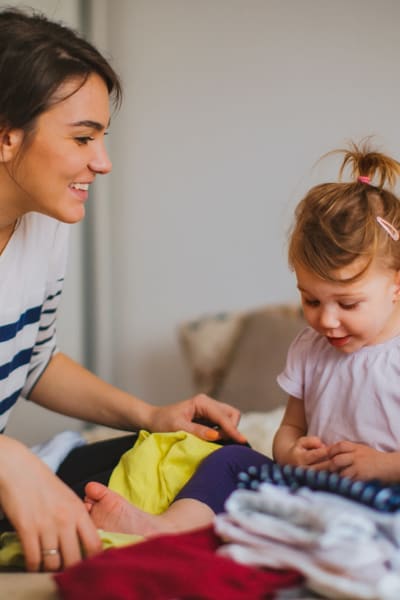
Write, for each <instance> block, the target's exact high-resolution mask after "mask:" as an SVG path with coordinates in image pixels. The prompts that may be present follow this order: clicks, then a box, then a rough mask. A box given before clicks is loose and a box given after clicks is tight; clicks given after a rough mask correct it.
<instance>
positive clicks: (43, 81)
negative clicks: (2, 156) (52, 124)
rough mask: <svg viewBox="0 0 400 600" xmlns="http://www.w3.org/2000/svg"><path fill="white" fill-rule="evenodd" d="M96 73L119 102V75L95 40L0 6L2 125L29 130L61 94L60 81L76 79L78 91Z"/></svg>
mask: <svg viewBox="0 0 400 600" xmlns="http://www.w3.org/2000/svg"><path fill="white" fill-rule="evenodd" d="M93 73H96V74H97V75H99V76H100V77H101V78H102V79H103V81H104V82H105V84H106V86H107V89H108V92H109V94H110V97H111V99H112V100H113V101H114V104H115V105H116V106H117V107H118V106H119V104H120V102H121V97H122V89H121V83H120V80H119V77H118V75H117V74H116V73H115V71H114V70H113V69H112V67H111V66H110V64H109V63H108V62H107V60H106V59H105V58H104V57H103V56H102V55H101V54H100V52H99V51H98V50H97V49H96V48H95V47H94V46H92V44H90V43H89V42H87V41H86V40H85V39H83V38H82V37H81V36H80V35H78V34H77V33H75V32H74V31H73V30H72V29H70V28H68V27H65V26H64V25H63V24H61V23H57V22H54V21H50V20H48V19H47V18H46V17H45V16H44V15H43V14H41V13H37V12H34V11H32V12H28V11H23V10H20V9H5V10H2V11H0V130H3V131H4V130H10V129H13V128H16V129H23V130H24V131H25V133H29V132H30V131H32V129H33V128H34V126H35V121H36V119H37V117H38V116H39V115H40V114H42V113H43V112H45V111H46V110H48V108H49V107H50V106H51V105H52V104H54V102H57V101H60V100H62V99H63V98H59V97H58V98H57V96H56V94H55V92H56V91H57V90H58V88H59V87H60V85H61V84H63V83H65V82H67V81H69V80H71V79H73V80H76V81H77V90H78V89H79V88H80V87H81V86H82V85H84V83H85V82H86V80H87V79H88V77H89V76H90V75H91V74H93ZM77 90H76V91H77Z"/></svg>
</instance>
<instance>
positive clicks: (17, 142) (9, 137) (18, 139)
mask: <svg viewBox="0 0 400 600" xmlns="http://www.w3.org/2000/svg"><path fill="white" fill-rule="evenodd" d="M23 139H24V131H23V130H22V129H3V130H0V163H7V162H10V161H11V160H13V159H14V158H15V156H16V155H17V153H18V151H19V149H20V148H21V144H22V141H23Z"/></svg>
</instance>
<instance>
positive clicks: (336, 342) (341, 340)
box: [326, 335, 351, 348]
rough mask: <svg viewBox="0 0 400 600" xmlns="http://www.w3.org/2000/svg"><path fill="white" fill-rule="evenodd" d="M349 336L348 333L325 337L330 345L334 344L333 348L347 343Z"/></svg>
mask: <svg viewBox="0 0 400 600" xmlns="http://www.w3.org/2000/svg"><path fill="white" fill-rule="evenodd" d="M350 337H351V336H350V335H345V336H343V337H327V338H326V339H327V340H328V342H329V343H330V344H331V346H334V347H335V348H341V347H342V346H345V345H346V344H347V343H348V341H349V340H350Z"/></svg>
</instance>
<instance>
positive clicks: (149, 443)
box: [0, 431, 220, 569]
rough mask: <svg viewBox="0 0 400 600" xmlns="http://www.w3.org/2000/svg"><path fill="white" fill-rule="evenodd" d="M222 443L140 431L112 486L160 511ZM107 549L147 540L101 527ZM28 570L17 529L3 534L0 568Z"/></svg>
mask: <svg viewBox="0 0 400 600" xmlns="http://www.w3.org/2000/svg"><path fill="white" fill-rule="evenodd" d="M218 448H220V446H219V445H218V444H213V443H212V442H205V441H203V440H201V439H199V438H197V437H195V436H194V435H191V434H190V433H186V432H184V431H178V432H175V433H149V432H147V431H140V433H139V436H138V439H137V442H136V443H135V445H134V446H133V448H131V450H128V452H125V454H123V456H122V457H121V459H120V462H119V463H118V465H117V466H116V467H115V469H114V471H113V473H112V475H111V478H110V482H109V487H110V488H111V489H113V490H114V491H116V492H118V493H119V494H121V496H124V498H126V499H127V500H128V501H129V502H131V503H132V504H134V505H135V506H137V507H138V508H141V509H142V510H145V511H146V512H149V513H153V514H159V513H161V512H164V510H165V509H166V508H168V506H169V505H170V504H171V502H172V500H173V499H174V498H175V496H176V495H177V493H178V492H179V491H180V490H181V488H182V487H183V486H184V485H185V483H186V482H187V481H188V479H190V477H191V476H192V475H193V473H194V472H195V470H196V469H197V467H198V465H199V464H200V462H201V461H202V460H203V459H204V458H205V457H206V456H208V455H209V454H211V452H214V451H215V450H217V449H218ZM99 535H100V539H101V541H102V544H103V549H104V550H106V549H107V548H112V547H117V546H126V545H128V544H133V543H135V542H138V541H140V540H141V539H143V538H142V537H141V536H138V535H129V534H125V533H113V532H112V533H111V532H107V531H102V530H99ZM10 568H11V569H24V568H25V563H24V555H23V552H22V547H21V544H20V542H19V539H18V537H17V534H16V533H15V532H5V533H1V534H0V569H10Z"/></svg>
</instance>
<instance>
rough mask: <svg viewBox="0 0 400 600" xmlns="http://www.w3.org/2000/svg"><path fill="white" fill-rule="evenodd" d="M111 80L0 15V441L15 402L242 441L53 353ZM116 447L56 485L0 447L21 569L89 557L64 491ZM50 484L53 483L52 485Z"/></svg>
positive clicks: (26, 22) (211, 413) (95, 62)
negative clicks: (71, 236)
mask: <svg viewBox="0 0 400 600" xmlns="http://www.w3.org/2000/svg"><path fill="white" fill-rule="evenodd" d="M110 97H111V98H112V100H113V101H114V103H115V104H116V105H118V104H119V102H120V99H121V86H120V82H119V80H118V77H117V75H116V74H115V72H114V71H113V69H112V68H111V66H110V65H109V64H108V63H107V61H106V60H105V59H104V58H103V57H102V56H101V55H100V54H99V52H98V51H97V50H96V49H95V48H94V47H93V46H92V45H90V44H89V43H88V42H86V41H85V40H83V39H81V38H80V37H79V36H77V35H76V34H75V33H74V32H72V31H71V30H70V29H68V28H66V27H64V26H61V25H60V24H57V23H54V22H51V21H48V20H47V19H46V18H45V17H43V16H39V15H31V14H27V13H25V12H21V11H18V10H5V11H2V12H0V280H1V282H2V283H1V288H0V431H1V432H2V433H3V432H4V429H5V426H6V424H7V420H8V417H9V414H10V411H11V409H12V407H13V405H14V404H15V402H16V401H17V399H18V397H19V396H24V397H26V398H29V399H30V400H31V401H33V402H35V403H37V404H40V405H41V406H44V407H46V408H48V409H50V410H54V411H56V412H59V413H62V414H65V415H69V416H73V417H76V418H79V419H83V420H86V421H92V422H96V423H101V424H104V425H108V426H111V427H117V428H123V429H126V430H131V431H133V430H135V429H138V428H144V429H148V430H150V431H166V430H172V431H175V430H179V429H185V430H187V431H190V432H192V433H195V434H196V435H198V436H200V437H203V438H205V439H208V440H215V439H216V438H218V437H219V434H218V433H216V432H215V431H214V430H213V429H209V428H207V427H205V426H204V425H200V424H196V423H194V422H193V420H194V419H195V418H206V419H209V420H211V421H213V422H215V423H217V424H218V425H219V426H220V427H221V429H222V431H223V432H224V434H225V435H227V436H230V437H232V438H233V439H236V440H237V441H243V440H242V436H241V435H240V434H239V432H238V431H237V429H236V425H237V423H238V421H239V412H238V411H237V410H236V409H234V408H232V407H230V406H228V405H225V404H221V403H217V402H216V401H214V400H212V399H211V398H208V397H206V396H204V395H199V396H196V397H194V398H192V399H189V400H186V401H183V402H180V403H177V404H174V405H170V406H166V407H154V406H151V405H149V404H147V403H145V402H143V401H142V400H140V399H138V398H136V397H134V396H132V395H130V394H128V393H125V392H123V391H121V390H119V389H116V388H115V387H113V386H111V385H109V384H107V383H105V382H104V381H102V380H100V379H99V378H97V377H96V376H95V375H93V374H91V373H90V372H88V371H87V370H86V369H84V368H82V367H81V366H80V365H78V364H77V363H75V362H74V361H73V360H71V359H70V358H68V357H67V356H65V355H64V354H62V353H61V352H58V350H57V347H56V340H55V331H56V314H57V306H58V302H59V299H60V295H61V291H62V283H63V277H64V269H65V261H66V245H67V238H68V224H70V223H76V222H78V221H80V220H81V219H82V218H83V217H84V214H85V203H86V201H87V199H88V190H89V186H90V184H91V183H92V182H93V181H94V179H95V177H96V175H102V174H106V173H108V172H109V171H110V170H111V163H110V160H109V158H108V156H107V153H106V150H105V146H104V136H105V134H106V131H107V128H108V125H109V122H110V108H109V99H110ZM133 440H134V437H133V436H129V437H128V438H124V439H123V440H122V441H121V440H118V441H117V442H111V443H109V444H107V445H106V449H105V450H103V451H101V447H100V448H96V449H95V451H93V449H92V448H90V446H89V447H83V448H81V449H79V450H76V451H74V452H73V453H71V455H70V456H69V457H68V458H67V459H66V461H65V462H64V464H63V465H62V466H61V468H60V470H59V472H58V475H59V477H57V476H55V475H54V474H53V473H52V472H51V471H50V470H49V469H48V468H47V466H46V465H45V464H44V463H43V462H41V461H40V460H39V459H38V458H37V457H35V456H34V455H33V454H32V453H31V452H30V451H29V450H28V449H27V448H26V447H25V446H24V445H23V444H21V443H20V442H18V441H16V440H14V439H12V438H10V437H7V436H6V435H0V507H1V509H2V511H3V513H4V515H5V516H6V517H7V519H8V521H9V523H10V524H11V525H12V527H13V528H15V530H16V531H17V533H18V535H19V537H20V539H21V542H22V546H23V551H24V554H25V558H26V567H27V569H28V570H29V571H37V570H38V569H40V568H42V569H44V570H47V571H54V570H58V569H60V568H61V567H62V566H64V567H65V566H69V565H71V564H73V563H74V562H76V561H78V560H79V559H80V558H81V553H84V554H86V555H92V554H94V553H96V552H97V551H99V550H100V549H101V544H100V540H99V537H98V534H97V531H96V528H95V526H94V524H93V522H92V520H91V519H90V517H89V515H88V513H87V511H86V509H85V507H84V504H83V502H82V501H81V500H80V498H79V497H78V495H77V494H75V493H74V492H73V491H72V489H71V488H70V487H68V485H66V483H67V484H70V485H71V486H72V487H75V488H78V489H82V488H83V486H82V485H79V484H80V482H84V481H85V480H90V479H95V480H96V479H97V480H98V481H102V480H106V478H107V476H108V474H109V472H110V470H111V469H112V467H113V466H114V465H115V464H116V462H117V461H118V458H119V456H120V455H121V453H122V452H124V451H125V450H126V449H127V448H128V447H130V446H131V445H132V443H133ZM62 480H63V481H62Z"/></svg>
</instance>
